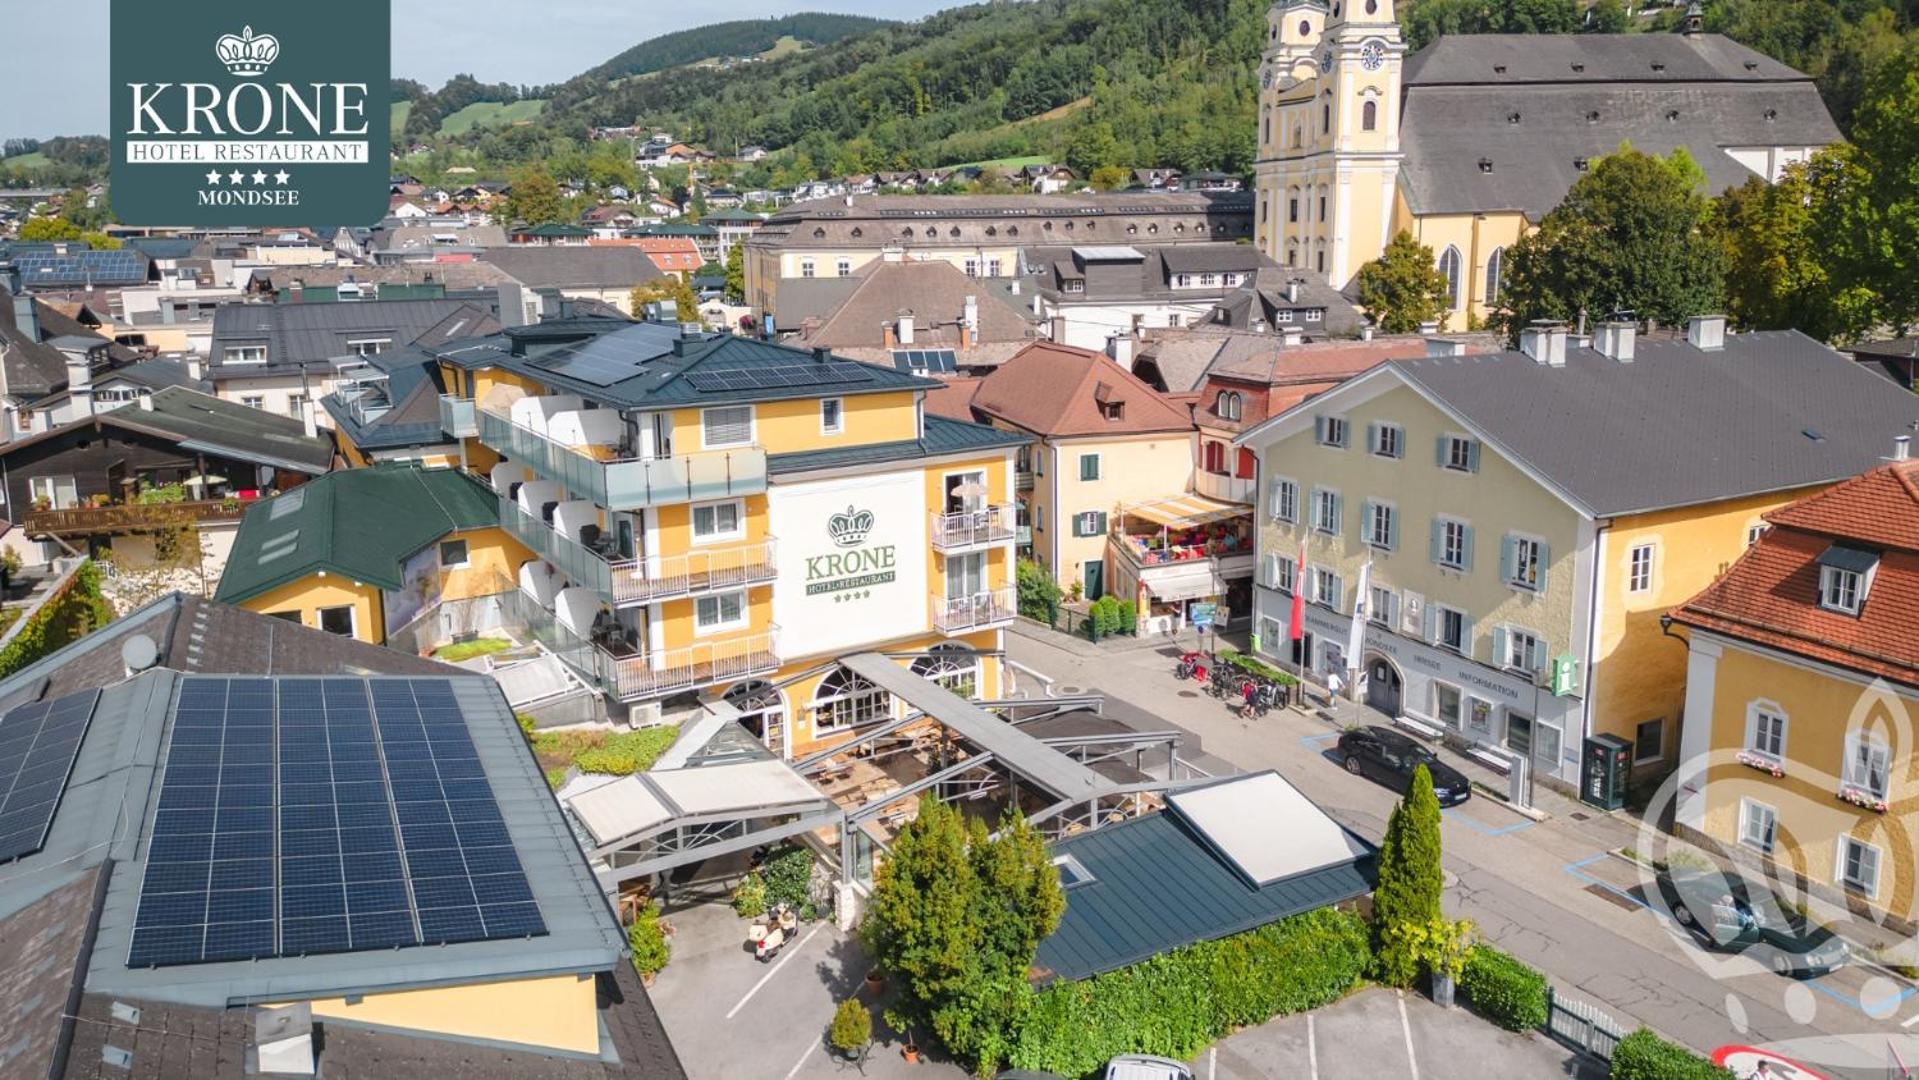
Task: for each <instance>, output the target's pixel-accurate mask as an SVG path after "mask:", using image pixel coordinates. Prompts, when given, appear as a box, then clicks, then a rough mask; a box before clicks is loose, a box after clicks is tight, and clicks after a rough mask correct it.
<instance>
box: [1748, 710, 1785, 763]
mask: <svg viewBox="0 0 1919 1080" xmlns="http://www.w3.org/2000/svg"><path fill="white" fill-rule="evenodd" d="M1762 718H1763V719H1765V720H1767V721H1770V723H1768V724H1766V725H1765V726H1766V728H1767V732H1766V733H1767V734H1768V735H1770V736H1771V737H1770V738H1769V739H1765V740H1763V741H1762V740H1761V738H1760V730H1759V729H1760V720H1761V719H1762ZM1791 730H1792V718H1791V717H1790V716H1788V715H1786V710H1784V709H1782V708H1780V707H1779V703H1778V702H1775V701H1764V700H1760V701H1755V702H1752V703H1751V704H1749V705H1747V706H1746V740H1745V747H1746V752H1747V753H1749V754H1754V755H1757V756H1759V757H1762V758H1765V759H1766V760H1768V761H1771V762H1774V763H1782V762H1784V761H1785V760H1786V736H1787V734H1788V733H1790V732H1791ZM1763 743H1771V744H1772V745H1771V747H1770V748H1768V747H1767V746H1766V745H1763Z"/></svg>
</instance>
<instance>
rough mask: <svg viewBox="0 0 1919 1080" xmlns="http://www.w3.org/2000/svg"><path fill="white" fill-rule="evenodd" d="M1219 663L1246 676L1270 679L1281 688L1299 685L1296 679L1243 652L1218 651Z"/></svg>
mask: <svg viewBox="0 0 1919 1080" xmlns="http://www.w3.org/2000/svg"><path fill="white" fill-rule="evenodd" d="M1219 662H1220V663H1222V664H1229V665H1231V666H1233V667H1236V668H1238V669H1239V670H1241V671H1243V672H1245V673H1246V674H1248V675H1258V676H1259V677H1260V678H1262V679H1271V680H1273V681H1274V682H1276V683H1278V684H1279V685H1281V686H1296V685H1298V683H1299V680H1298V679H1295V678H1293V677H1292V676H1291V675H1289V674H1287V673H1286V672H1284V671H1281V670H1279V669H1278V668H1276V667H1274V666H1273V665H1271V664H1268V663H1266V662H1264V661H1262V660H1260V659H1259V658H1258V657H1255V656H1248V655H1247V654H1245V653H1243V652H1238V651H1235V650H1233V649H1221V650H1220V651H1219Z"/></svg>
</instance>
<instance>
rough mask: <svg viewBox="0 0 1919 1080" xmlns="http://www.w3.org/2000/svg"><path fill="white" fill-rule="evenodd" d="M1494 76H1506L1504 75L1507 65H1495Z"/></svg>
mask: <svg viewBox="0 0 1919 1080" xmlns="http://www.w3.org/2000/svg"><path fill="white" fill-rule="evenodd" d="M1493 74H1494V75H1504V74H1506V65H1504V64H1494V65H1493Z"/></svg>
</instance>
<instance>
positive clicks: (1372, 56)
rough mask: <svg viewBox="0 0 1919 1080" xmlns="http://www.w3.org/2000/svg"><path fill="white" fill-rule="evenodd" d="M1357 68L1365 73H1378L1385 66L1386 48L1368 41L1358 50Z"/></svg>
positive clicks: (1375, 42)
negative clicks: (1363, 69) (1364, 70)
mask: <svg viewBox="0 0 1919 1080" xmlns="http://www.w3.org/2000/svg"><path fill="white" fill-rule="evenodd" d="M1359 66H1360V67H1363V68H1365V69H1366V70H1367V71H1378V70H1379V69H1380V68H1382V67H1384V66H1386V46H1384V45H1381V44H1380V43H1379V42H1377V41H1369V42H1367V43H1366V44H1365V45H1364V46H1362V47H1361V48H1360V50H1359Z"/></svg>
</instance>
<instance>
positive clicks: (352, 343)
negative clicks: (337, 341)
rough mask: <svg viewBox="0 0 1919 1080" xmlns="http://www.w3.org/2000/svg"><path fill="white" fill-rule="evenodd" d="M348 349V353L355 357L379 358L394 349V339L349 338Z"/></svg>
mask: <svg viewBox="0 0 1919 1080" xmlns="http://www.w3.org/2000/svg"><path fill="white" fill-rule="evenodd" d="M346 347H347V351H348V352H350V353H352V354H353V355H355V356H378V355H380V354H381V353H383V352H386V351H387V350H388V349H391V348H392V347H393V339H392V338H390V337H383V338H348V339H347V342H346Z"/></svg>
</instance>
